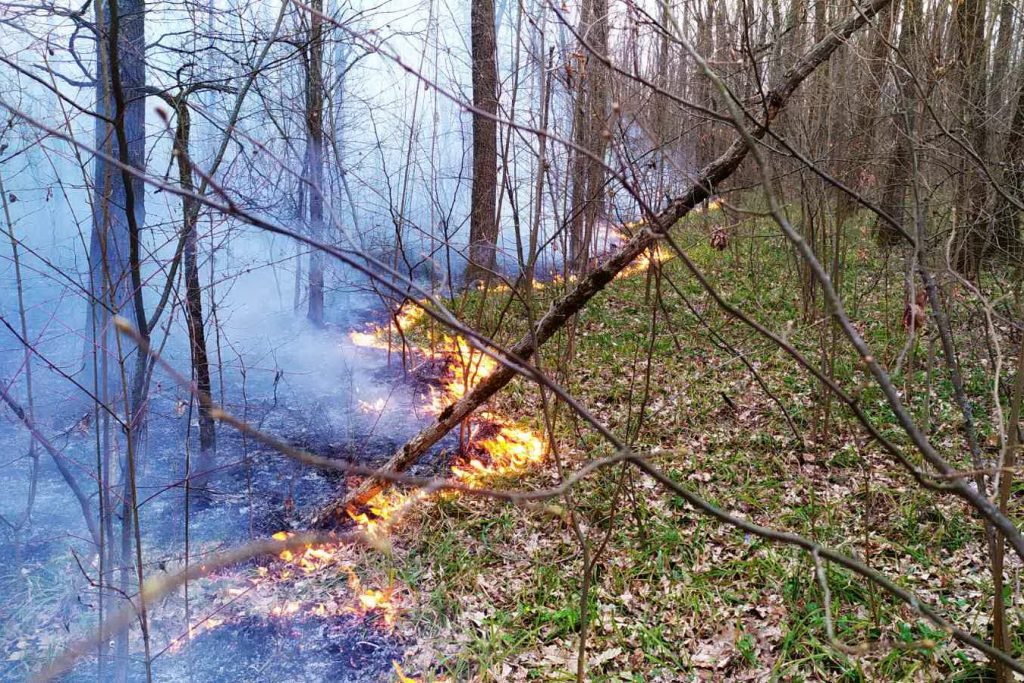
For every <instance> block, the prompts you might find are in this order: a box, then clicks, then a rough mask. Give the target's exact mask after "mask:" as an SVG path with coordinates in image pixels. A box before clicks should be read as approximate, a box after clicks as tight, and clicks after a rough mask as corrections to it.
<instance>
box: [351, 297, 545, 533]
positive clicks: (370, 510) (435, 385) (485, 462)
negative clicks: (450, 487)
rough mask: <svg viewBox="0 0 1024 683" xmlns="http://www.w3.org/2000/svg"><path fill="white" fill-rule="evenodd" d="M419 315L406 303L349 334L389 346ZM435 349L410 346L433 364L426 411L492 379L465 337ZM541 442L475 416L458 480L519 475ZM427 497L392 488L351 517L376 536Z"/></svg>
mask: <svg viewBox="0 0 1024 683" xmlns="http://www.w3.org/2000/svg"><path fill="white" fill-rule="evenodd" d="M422 317H423V310H422V309H421V308H420V307H419V306H418V305H416V304H415V303H411V302H410V303H406V304H405V305H403V306H402V307H401V308H400V309H399V310H398V312H397V313H396V314H395V316H394V319H393V321H392V322H391V323H390V325H387V326H372V327H371V328H370V329H369V330H367V331H365V332H353V333H352V334H351V335H350V339H351V340H352V342H353V343H354V344H356V345H357V346H362V347H365V348H374V349H386V348H391V344H393V341H394V340H395V339H396V338H402V339H404V338H405V334H406V332H407V331H408V330H409V327H408V326H412V325H415V324H416V323H417V322H418V321H419V320H420V319H422ZM434 345H435V346H436V347H437V350H435V351H431V350H429V349H423V348H420V347H413V349H414V352H415V353H417V354H418V355H419V356H421V357H422V358H423V359H424V363H423V365H424V366H427V365H428V364H432V367H431V373H430V374H431V375H432V376H431V377H429V378H428V379H429V380H430V381H431V382H432V383H431V385H430V386H428V387H427V391H426V404H427V405H426V408H427V409H428V410H429V411H430V412H432V413H433V414H439V413H440V412H441V411H443V410H444V409H445V408H447V407H448V406H449V405H451V404H452V403H454V402H456V401H458V400H459V399H461V398H462V397H463V396H465V395H466V393H467V392H468V391H469V390H470V389H472V388H473V387H474V386H476V384H477V383H479V382H480V381H482V380H483V379H485V378H486V377H488V376H489V375H491V374H492V373H493V372H494V371H495V370H496V369H497V367H498V361H496V360H495V359H494V358H492V357H490V356H489V355H487V354H485V353H483V352H482V351H480V350H479V349H477V348H475V347H473V346H472V345H471V344H470V343H469V342H468V341H467V340H466V339H465V338H463V337H460V336H450V335H445V334H442V335H440V336H438V337H435V338H434ZM545 451H546V444H545V441H544V439H543V438H542V437H541V436H539V435H537V434H535V433H533V432H531V431H529V430H528V429H524V428H521V427H517V426H514V425H512V424H511V423H510V422H509V421H508V420H505V419H504V418H502V417H501V416H499V415H495V414H494V413H493V412H490V411H481V412H478V413H477V414H476V415H475V416H474V418H473V420H472V424H471V425H470V426H469V429H468V438H467V439H466V440H465V443H464V444H463V446H462V448H461V450H460V453H459V454H458V456H457V457H456V458H455V461H454V462H453V463H452V466H451V474H452V476H453V477H455V478H456V479H459V480H460V481H462V482H464V483H466V484H472V485H481V484H483V483H484V481H485V480H486V479H489V478H493V477H498V476H510V475H516V474H519V473H522V472H523V471H525V470H526V469H527V468H528V467H530V466H533V465H535V464H537V463H539V462H540V461H541V460H543V458H544V454H545ZM426 497H427V494H425V493H423V492H422V491H415V492H411V493H409V492H403V491H399V490H396V489H391V490H387V491H384V492H380V493H378V494H376V495H375V496H374V497H373V498H371V499H370V501H369V502H368V503H366V504H364V505H362V506H360V507H359V509H350V510H349V511H348V512H349V516H350V517H351V518H352V519H353V520H354V521H355V522H356V523H357V524H359V525H360V526H362V527H363V528H364V529H366V530H367V531H368V532H371V533H380V532H381V531H382V530H384V529H386V528H387V527H388V526H390V524H391V522H392V520H393V518H394V516H395V515H396V514H397V513H398V512H399V511H400V510H402V509H405V508H407V507H409V506H411V505H413V504H415V503H417V502H419V501H420V500H422V499H424V498H426Z"/></svg>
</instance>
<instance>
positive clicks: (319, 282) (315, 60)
mask: <svg viewBox="0 0 1024 683" xmlns="http://www.w3.org/2000/svg"><path fill="white" fill-rule="evenodd" d="M310 7H311V8H312V11H311V12H310V17H309V22H310V24H309V26H310V28H309V45H308V50H309V52H308V64H307V70H306V172H307V174H308V175H307V177H306V182H307V183H308V185H309V232H310V236H311V237H312V238H313V239H315V240H318V241H322V240H323V231H324V194H323V188H324V165H323V152H324V85H323V82H324V74H323V71H324V43H323V10H324V3H323V0H313V1H312V3H311V4H310ZM306 317H307V318H308V319H309V321H310V322H311V323H313V324H314V325H316V326H317V327H323V324H324V255H323V252H321V251H320V250H319V249H314V250H313V251H312V252H310V255H309V309H308V312H307V315H306Z"/></svg>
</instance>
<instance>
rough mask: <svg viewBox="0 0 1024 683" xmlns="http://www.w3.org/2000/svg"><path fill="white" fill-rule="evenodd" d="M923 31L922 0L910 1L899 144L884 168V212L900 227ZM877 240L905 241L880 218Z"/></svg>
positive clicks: (899, 71)
mask: <svg viewBox="0 0 1024 683" xmlns="http://www.w3.org/2000/svg"><path fill="white" fill-rule="evenodd" d="M920 30H921V0H907V2H906V6H905V8H904V10H903V21H902V27H901V28H900V42H899V52H900V55H901V56H902V60H903V62H905V63H897V64H895V65H894V68H893V73H894V74H895V78H896V87H897V89H898V94H897V105H896V111H895V112H894V113H893V123H894V127H895V129H896V143H895V147H894V148H893V152H892V157H891V158H890V159H889V163H888V165H887V168H886V169H885V173H886V178H885V181H884V185H883V189H882V203H881V208H882V210H883V211H885V213H887V214H888V215H890V216H892V217H893V218H895V219H896V220H897V221H899V222H900V224H901V225H902V224H904V222H905V211H904V204H905V203H906V198H907V183H908V181H909V180H910V166H911V161H912V159H911V156H912V154H913V149H912V148H911V145H913V144H914V134H915V132H916V130H917V107H918V98H917V87H916V85H915V84H914V81H913V79H912V78H911V76H910V74H911V72H912V70H913V69H914V68H915V67H916V66H917V62H918V60H917V59H916V55H917V50H918V48H917V45H918V33H919V31H920ZM895 59H899V58H898V57H897V58H895ZM875 237H876V239H877V240H878V243H879V244H880V245H883V246H893V245H895V244H898V243H899V242H900V241H901V240H902V237H901V235H900V233H899V232H898V231H897V230H896V229H895V228H894V227H893V226H892V225H890V224H889V223H887V222H885V221H884V220H881V219H879V220H878V221H877V222H876V223H875Z"/></svg>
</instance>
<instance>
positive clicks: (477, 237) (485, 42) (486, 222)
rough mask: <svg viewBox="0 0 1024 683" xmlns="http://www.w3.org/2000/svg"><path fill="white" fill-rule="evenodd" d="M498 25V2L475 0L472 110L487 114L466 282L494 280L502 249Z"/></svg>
mask: <svg viewBox="0 0 1024 683" xmlns="http://www.w3.org/2000/svg"><path fill="white" fill-rule="evenodd" d="M494 21H495V17H494V0H472V6H471V8H470V33H471V40H472V53H473V106H474V107H476V108H477V109H479V110H481V111H482V112H484V113H485V114H486V115H482V114H474V115H473V188H472V194H471V197H470V202H471V204H472V206H471V207H470V214H469V266H468V267H467V269H466V281H467V282H473V281H475V280H485V281H486V280H489V279H490V277H491V274H492V273H493V272H494V267H495V264H496V252H497V248H498V224H497V220H496V218H497V217H496V207H497V189H498V124H497V121H496V120H495V117H496V116H497V115H498V63H497V44H496V38H495V35H494Z"/></svg>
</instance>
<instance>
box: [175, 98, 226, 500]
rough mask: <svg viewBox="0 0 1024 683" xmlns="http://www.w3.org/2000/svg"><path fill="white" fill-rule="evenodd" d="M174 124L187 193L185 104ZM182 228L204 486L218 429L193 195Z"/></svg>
mask: <svg viewBox="0 0 1024 683" xmlns="http://www.w3.org/2000/svg"><path fill="white" fill-rule="evenodd" d="M175 110H176V112H177V119H178V123H177V128H176V130H175V136H174V148H175V159H176V160H177V163H178V182H179V183H180V184H181V187H182V188H183V189H184V190H186V191H187V192H188V193H193V192H195V187H194V185H193V183H192V158H191V155H190V153H189V151H190V150H189V145H190V138H191V130H192V123H191V120H192V119H191V115H190V114H189V109H188V104H187V103H186V102H184V101H183V100H178V101H177V102H176V107H175ZM181 203H182V206H181V209H182V227H181V229H182V232H183V235H184V240H185V244H184V248H183V250H182V260H183V264H184V267H185V318H186V322H187V323H188V337H189V349H190V355H191V357H192V373H193V376H194V378H195V381H196V388H197V389H198V390H199V458H198V460H197V462H196V466H195V468H194V470H193V471H195V472H196V473H197V474H196V475H195V476H192V473H191V472H190V473H189V475H190V478H191V479H192V481H193V483H194V484H196V485H197V486H198V487H199V488H203V487H204V486H205V483H206V481H207V479H208V476H209V473H210V472H211V470H212V469H213V467H214V464H215V455H216V448H217V431H216V427H215V423H214V420H213V417H212V416H211V414H210V409H211V407H212V406H211V403H210V399H209V396H210V391H211V390H212V387H213V383H212V381H211V379H210V357H209V353H208V351H207V347H206V330H205V327H204V324H203V289H202V285H201V284H200V281H199V233H198V229H197V228H198V224H199V204H198V202H196V201H195V200H194V199H193V198H192V197H190V196H187V195H184V196H182V199H181Z"/></svg>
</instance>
